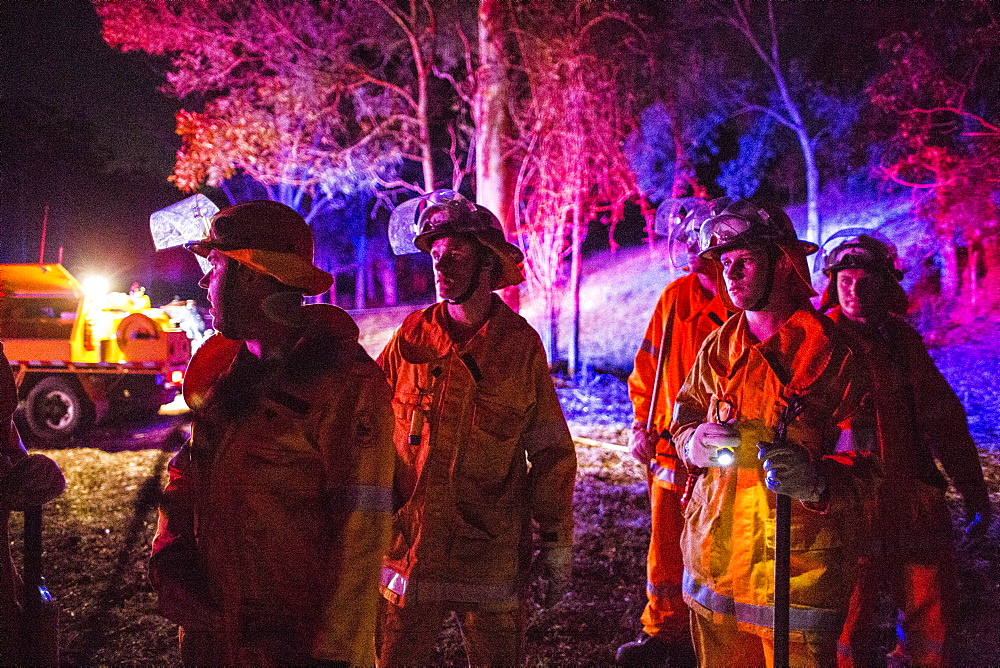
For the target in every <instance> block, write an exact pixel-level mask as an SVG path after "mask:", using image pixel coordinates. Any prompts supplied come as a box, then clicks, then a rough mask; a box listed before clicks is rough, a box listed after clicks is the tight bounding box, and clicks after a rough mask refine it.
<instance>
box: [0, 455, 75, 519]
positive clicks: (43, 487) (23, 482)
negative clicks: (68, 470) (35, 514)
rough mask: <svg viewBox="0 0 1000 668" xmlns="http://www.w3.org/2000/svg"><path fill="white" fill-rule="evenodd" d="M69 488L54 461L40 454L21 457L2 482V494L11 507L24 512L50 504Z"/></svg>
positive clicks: (0, 481)
mask: <svg viewBox="0 0 1000 668" xmlns="http://www.w3.org/2000/svg"><path fill="white" fill-rule="evenodd" d="M65 489H66V479H65V478H64V477H63V474H62V470H61V469H60V468H59V465H58V464H56V463H55V462H54V461H52V460H51V459H49V458H48V457H46V456H45V455H40V454H31V455H28V456H27V457H22V458H21V459H19V460H17V462H16V463H15V464H14V465H13V466H12V467H10V468H9V469H7V471H6V474H5V475H4V476H3V479H2V480H0V493H2V494H3V497H4V499H5V500H6V502H7V503H9V504H10V506H11V507H12V508H14V509H16V510H24V509H25V508H28V507H30V506H40V505H42V504H43V503H46V502H47V501H51V500H52V499H54V498H56V497H57V496H59V495H60V494H62V493H63V490H65Z"/></svg>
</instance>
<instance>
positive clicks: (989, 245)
mask: <svg viewBox="0 0 1000 668" xmlns="http://www.w3.org/2000/svg"><path fill="white" fill-rule="evenodd" d="M996 232H997V231H996V230H995V229H994V230H990V229H987V230H986V235H985V236H984V237H983V267H984V269H985V270H986V276H985V277H984V278H983V295H985V297H986V307H987V308H988V307H990V306H996V305H998V304H1000V243H998V241H997V236H996Z"/></svg>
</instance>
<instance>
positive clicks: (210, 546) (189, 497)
mask: <svg viewBox="0 0 1000 668" xmlns="http://www.w3.org/2000/svg"><path fill="white" fill-rule="evenodd" d="M331 309H335V307H331V306H326V305H317V306H307V307H305V311H306V312H308V313H311V314H312V316H313V319H314V320H315V321H316V322H317V326H316V327H314V328H313V331H311V332H307V335H306V336H305V337H303V339H302V340H301V341H299V343H298V344H297V345H296V347H295V349H294V350H293V351H292V353H290V355H289V356H288V357H287V358H286V359H285V360H283V362H282V363H281V364H279V365H277V366H273V367H263V368H261V369H260V370H259V371H249V372H248V371H246V369H248V368H251V369H252V368H253V365H255V364H257V365H259V364H260V363H259V362H258V361H256V359H255V358H253V359H251V358H252V357H253V356H252V355H250V353H248V352H247V351H246V350H245V348H244V346H243V343H242V342H239V341H230V340H228V339H225V338H223V337H222V336H221V335H216V336H215V337H213V338H212V339H209V340H208V341H207V342H206V343H205V344H204V345H203V346H202V347H201V348H199V350H198V353H197V354H196V355H195V357H194V359H193V360H192V361H191V365H190V367H189V370H188V375H187V379H186V380H185V397H186V398H187V399H188V403H189V404H191V405H192V406H193V407H196V408H197V410H196V412H195V419H194V427H193V429H194V431H193V435H192V439H191V441H190V442H188V443H187V444H186V445H185V446H184V448H183V449H182V450H181V451H180V453H178V454H177V456H176V457H174V459H173V461H172V462H171V464H170V480H169V483H168V484H167V487H166V489H165V490H164V492H163V500H162V502H161V506H160V518H159V524H158V527H157V533H156V537H155V538H154V542H153V555H152V559H151V562H150V574H151V577H152V581H153V583H154V586H155V587H156V588H157V589H158V591H159V593H160V607H161V610H162V611H163V613H164V614H165V616H167V617H168V618H170V619H171V620H173V621H175V622H178V623H180V624H181V625H182V626H188V625H190V626H192V627H193V626H196V625H197V626H200V627H205V626H206V625H207V626H208V627H209V628H211V629H213V631H214V633H215V636H216V638H217V639H218V642H219V643H220V644H221V645H222V646H223V647H222V650H223V652H222V654H223V660H224V662H225V663H226V665H260V664H273V663H285V664H287V663H301V662H307V661H309V659H310V656H311V657H312V658H315V659H326V660H331V661H346V662H348V663H349V664H350V665H359V666H370V665H374V661H375V656H374V632H375V618H376V608H377V603H378V572H379V565H380V562H381V558H382V555H383V554H384V553H385V548H386V546H387V543H388V538H389V522H390V513H391V506H392V492H391V481H392V463H393V457H392V446H391V441H390V435H391V429H392V417H391V412H390V408H389V402H390V396H389V387H388V385H387V384H386V382H385V377H384V375H383V374H382V371H381V370H380V369H379V368H378V366H377V365H376V364H375V363H374V361H372V359H371V358H370V357H368V355H366V354H365V352H364V350H362V348H361V347H360V346H359V345H358V343H357V334H358V330H357V326H356V325H355V324H354V322H353V321H352V320H351V319H350V317H349V316H348V315H347V314H346V313H344V312H343V311H341V310H340V309H335V310H331ZM227 378H228V381H227ZM226 382H230V383H234V382H235V383H240V384H242V383H244V382H246V383H247V384H249V383H253V384H254V386H255V387H256V388H257V389H256V390H255V391H252V392H250V393H249V394H248V395H247V397H245V398H240V399H239V400H238V401H237V402H236V404H237V405H235V406H229V407H228V408H227V407H226V406H224V405H223V402H224V401H225V400H224V399H222V398H219V397H217V396H216V395H217V394H223V393H221V392H214V390H216V389H218V388H219V387H220V386H221V385H222V384H223V383H226ZM233 389H234V388H232V387H230V390H233ZM178 591H184V592H186V593H187V595H188V597H190V598H172V594H173V593H174V592H178ZM190 600H200V601H201V604H202V606H204V608H205V610H206V611H208V617H209V619H208V620H206V619H205V618H204V616H202V617H201V618H195V619H192V618H191V617H190V615H193V614H194V613H195V610H193V609H192V608H191V606H190V605H188V604H187V601H190Z"/></svg>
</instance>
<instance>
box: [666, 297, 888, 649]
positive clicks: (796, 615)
mask: <svg viewBox="0 0 1000 668" xmlns="http://www.w3.org/2000/svg"><path fill="white" fill-rule="evenodd" d="M867 378H868V376H867V374H866V373H864V370H863V369H862V368H860V366H859V363H858V360H857V358H856V357H855V355H854V353H852V352H851V350H850V349H849V348H848V346H847V345H846V344H845V342H844V340H843V339H842V338H841V337H840V336H839V334H838V332H836V331H834V328H833V324H832V323H831V322H830V321H829V320H828V319H827V318H825V317H823V316H818V315H816V314H815V313H813V312H812V311H806V310H801V311H797V312H796V313H795V314H794V315H792V317H791V318H790V319H789V320H788V322H786V323H785V324H784V325H783V326H782V327H781V328H780V330H779V331H778V332H776V333H775V334H774V336H772V337H771V338H769V339H768V340H767V341H764V342H757V341H756V339H755V338H754V337H753V336H752V335H751V334H750V332H749V330H748V328H747V323H746V314H745V313H740V314H739V315H737V316H734V317H733V318H731V319H729V320H728V321H727V322H726V323H725V324H724V325H723V326H722V327H721V328H720V329H718V330H717V331H715V332H714V333H712V334H711V335H709V337H708V338H707V339H706V340H705V343H704V345H703V346H702V349H701V352H700V353H699V354H698V358H697V360H696V361H695V364H694V367H693V368H692V369H691V372H690V374H689V375H688V377H687V380H686V381H685V383H684V386H683V387H682V388H681V391H680V394H679V395H678V397H677V401H676V408H675V412H674V421H673V424H672V425H671V432H672V433H673V434H674V436H675V437H677V438H679V439H684V438H686V437H687V435H688V433H687V432H689V431H690V430H693V429H694V428H695V427H697V425H698V424H700V423H701V422H706V421H732V423H733V424H735V426H736V428H737V429H738V430H739V434H740V446H739V447H738V448H737V452H736V462H735V463H734V464H733V465H732V466H729V467H727V468H710V469H708V470H707V473H706V474H705V475H703V476H702V477H701V478H700V479H699V480H698V482H697V484H696V485H695V487H694V491H693V494H692V497H691V501H690V503H689V505H688V507H687V509H686V524H685V529H684V533H683V537H682V540H681V549H682V551H683V553H684V569H685V573H684V583H683V587H684V598H685V601H687V603H688V605H689V606H690V607H691V608H692V609H693V610H694V611H695V612H697V613H699V614H701V615H703V616H706V617H708V618H710V619H716V620H717V621H721V620H722V618H726V617H728V618H734V619H735V621H736V622H737V624H738V625H739V627H740V628H742V629H743V630H745V631H748V632H751V633H755V634H758V635H763V636H767V635H770V634H771V628H770V626H771V623H772V621H771V620H772V605H773V600H774V598H773V592H774V582H773V580H774V513H775V495H774V494H773V493H772V492H770V491H769V490H768V489H767V488H766V487H765V485H764V471H763V469H762V468H761V462H760V460H759V459H758V456H757V455H758V448H757V447H756V444H757V443H758V442H761V441H771V440H773V438H774V430H775V426H776V425H777V423H778V417H779V414H780V413H781V411H782V410H783V409H784V407H785V406H786V405H787V404H788V403H789V402H790V400H791V399H792V397H797V398H798V400H799V401H800V402H801V404H802V405H803V406H804V408H803V411H802V413H801V414H800V415H799V417H798V418H797V419H795V420H794V421H793V422H792V423H791V424H790V425H789V426H788V436H787V437H788V440H789V441H791V442H793V443H797V444H799V445H802V446H804V447H806V448H807V449H808V450H809V451H810V453H811V454H812V456H813V458H814V460H815V461H816V462H817V463H818V465H819V467H820V469H821V470H822V471H823V473H824V474H825V476H826V478H827V480H828V488H827V490H828V492H827V494H826V495H825V496H826V497H827V498H825V499H824V501H823V502H821V503H820V504H816V505H813V504H803V503H798V502H796V503H793V504H792V508H793V510H792V537H791V540H792V545H791V550H792V556H791V604H792V609H791V612H790V622H791V628H792V629H793V630H806V631H816V632H830V633H837V632H839V630H840V627H841V625H842V624H843V617H844V614H845V611H846V609H847V602H848V598H849V596H850V593H851V589H852V585H853V568H854V564H855V561H856V547H855V545H854V536H855V534H856V532H857V530H858V527H859V522H860V517H861V504H862V501H863V497H864V496H865V495H866V490H868V489H871V488H872V487H873V486H874V484H873V483H872V482H871V481H870V478H871V476H872V475H874V472H873V471H872V470H871V469H870V468H869V467H868V466H866V465H865V462H863V461H860V462H859V461H854V460H851V459H848V458H846V457H839V456H838V455H836V454H835V450H836V444H837V438H838V436H839V433H840V429H839V427H838V425H839V424H840V423H841V422H843V421H844V420H846V419H847V418H849V417H851V415H853V413H854V412H855V411H856V410H857V407H858V405H859V402H860V401H861V400H862V398H863V397H864V395H865V394H866V392H867V389H868V381H867Z"/></svg>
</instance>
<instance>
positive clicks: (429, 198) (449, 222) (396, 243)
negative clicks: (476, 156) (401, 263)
mask: <svg viewBox="0 0 1000 668" xmlns="http://www.w3.org/2000/svg"><path fill="white" fill-rule="evenodd" d="M483 211H485V209H483ZM492 218H493V220H496V218H495V217H492ZM491 222H492V221H490V220H488V219H487V218H486V217H485V216H482V215H480V213H479V207H477V206H476V205H475V204H473V203H472V202H470V201H469V200H467V199H465V197H463V196H462V195H460V194H459V193H457V192H455V191H454V190H435V191H434V192H432V193H428V194H426V195H420V196H419V197H414V198H413V199H409V200H407V201H405V202H403V203H402V204H400V205H399V206H397V207H396V208H395V209H394V210H393V212H392V215H391V216H390V217H389V243H390V245H391V246H392V252H393V253H395V254H396V255H407V254H410V253H419V252H421V251H423V252H427V249H426V248H421V246H423V245H427V246H429V245H430V244H429V243H426V244H425V241H426V239H428V238H429V237H430V236H435V237H436V236H442V235H443V234H444V233H447V232H453V233H465V234H472V233H475V232H479V231H482V230H484V229H487V228H492V227H496V229H500V223H499V221H497V223H496V225H495V226H494V225H492V224H491Z"/></svg>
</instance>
